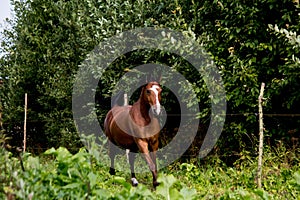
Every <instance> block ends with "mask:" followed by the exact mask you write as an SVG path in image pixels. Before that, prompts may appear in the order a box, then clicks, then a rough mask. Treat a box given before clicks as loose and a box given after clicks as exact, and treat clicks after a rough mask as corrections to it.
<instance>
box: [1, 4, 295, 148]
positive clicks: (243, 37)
mask: <svg viewBox="0 0 300 200" xmlns="http://www.w3.org/2000/svg"><path fill="white" fill-rule="evenodd" d="M12 4H13V5H14V12H15V18H14V19H13V20H12V21H11V22H10V24H11V26H12V28H11V30H5V31H4V32H3V39H2V46H3V48H2V52H4V53H5V54H3V56H2V57H1V61H0V62H1V71H0V77H9V78H8V79H7V80H5V81H4V86H3V87H1V93H0V95H1V106H2V107H3V113H4V122H5V124H6V129H7V132H9V134H11V135H12V136H13V137H14V138H18V137H20V135H21V131H20V130H19V129H20V128H19V127H20V126H21V124H22V120H23V114H22V112H23V108H22V106H23V95H24V93H25V92H27V93H28V96H29V106H28V107H29V114H28V116H29V121H30V134H29V135H30V137H31V138H30V140H31V142H32V145H33V146H35V145H36V144H37V143H41V144H43V145H45V146H46V147H49V146H56V147H57V146H60V145H63V146H67V147H69V148H73V147H76V146H77V145H78V143H76V142H74V141H78V140H77V139H76V138H77V137H78V136H77V133H76V129H75V127H74V122H73V119H72V111H71V108H72V105H71V98H72V86H73V78H74V76H75V74H76V71H77V69H78V66H79V65H80V63H81V62H82V61H83V60H84V59H85V57H86V55H87V54H88V53H89V52H90V51H91V50H92V49H93V48H94V47H95V45H97V44H98V43H99V42H101V41H104V40H105V39H107V38H110V37H111V36H114V35H115V34H116V33H120V32H122V31H125V30H131V29H134V28H137V27H164V28H170V29H173V30H178V31H182V32H184V33H186V34H187V35H189V36H191V37H193V38H194V40H195V42H197V43H199V44H202V45H204V47H205V49H206V50H207V51H208V52H209V53H210V55H211V57H212V59H213V60H214V62H215V64H216V65H217V66H218V68H219V70H220V73H221V75H222V78H223V81H224V85H225V89H226V98H227V102H228V105H227V107H228V114H229V115H228V116H227V122H226V124H225V127H224V130H223V133H222V136H223V138H222V140H220V144H219V146H218V147H219V148H217V149H222V153H224V152H226V151H227V152H229V153H231V152H232V151H238V152H239V151H241V150H242V149H244V148H247V147H249V145H250V147H251V148H253V147H254V145H253V140H255V138H256V135H257V128H256V127H257V125H256V120H257V119H256V114H255V113H257V97H258V93H259V91H258V90H259V85H260V84H261V82H265V83H266V86H267V87H266V101H265V109H266V111H265V113H270V114H293V113H294V114H295V113H296V112H295V111H296V110H299V105H300V102H299V101H300V95H299V92H298V86H299V77H300V76H299V65H300V64H299V49H300V48H299V32H297V31H299V28H300V23H299V22H300V20H299V17H300V15H299V13H300V12H299V4H294V3H293V2H292V1H291V0H284V1H283V2H282V1H280V2H279V1H267V0H262V1H254V2H253V1H251V2H250V1H242V0H239V1H213V2H211V1H190V2H187V1H162V0H155V1H141V0H137V1H131V0H125V1H121V0H117V1H104V2H102V1H96V0H84V1H81V0H71V1H65V0H55V1H48V0H31V1H12ZM150 62H155V63H163V64H166V65H168V66H173V68H174V69H176V70H178V71H180V72H181V73H182V74H183V75H184V76H185V77H186V78H187V79H188V80H189V81H191V82H192V84H193V85H194V89H195V92H196V94H197V96H198V97H199V99H200V100H201V102H200V104H199V105H200V106H201V110H202V112H203V113H202V114H201V115H200V117H201V123H202V124H206V125H207V124H208V120H207V118H209V115H210V99H209V93H208V91H207V88H206V87H205V83H204V81H203V79H201V78H199V76H197V75H196V74H195V73H194V71H193V70H191V68H190V67H189V63H187V62H186V61H185V60H184V59H182V58H180V57H179V56H176V55H172V54H170V53H168V52H159V51H155V50H149V51H146V50H143V51H137V52H131V53H130V54H128V55H125V56H124V57H123V58H120V60H118V62H117V61H116V62H115V63H114V64H113V65H112V67H110V68H109V69H108V70H107V71H106V73H107V75H106V76H105V78H104V79H102V80H101V82H100V83H99V84H102V85H105V87H101V88H100V89H101V91H100V92H99V94H101V95H100V96H101V97H99V98H103V99H102V100H103V101H102V100H101V102H104V101H105V99H106V98H107V97H109V96H110V94H111V87H112V86H113V84H114V83H116V81H117V80H118V77H120V75H122V74H124V73H125V72H124V70H125V69H127V68H128V69H130V68H133V67H135V66H136V65H138V64H142V63H150ZM165 95H167V94H165ZM165 104H166V105H169V109H170V112H172V108H174V106H172V105H176V102H175V104H174V99H172V98H170V99H166V101H165ZM102 109H103V112H101V113H104V111H106V110H105V109H107V107H105V106H104V107H102ZM265 120H266V129H267V131H268V133H269V137H270V139H277V138H282V137H284V138H289V137H291V136H290V135H289V133H290V131H291V130H293V133H299V118H296V117H295V118H288V117H286V118H282V117H277V118H276V117H269V118H268V117H266V118H265ZM278 127H279V128H278ZM16 141H18V140H17V139H16ZM236 144H238V145H236ZM18 145H20V140H19V144H18ZM197 146H199V144H196V145H195V146H194V147H195V148H196V147H197Z"/></svg>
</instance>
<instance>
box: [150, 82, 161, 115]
mask: <svg viewBox="0 0 300 200" xmlns="http://www.w3.org/2000/svg"><path fill="white" fill-rule="evenodd" d="M159 88H160V87H159V86H158V85H153V86H152V87H151V88H150V90H152V91H153V92H154V94H155V103H156V104H155V105H154V107H153V106H152V109H153V111H155V113H156V114H157V115H159V113H160V102H159V100H158V89H159Z"/></svg>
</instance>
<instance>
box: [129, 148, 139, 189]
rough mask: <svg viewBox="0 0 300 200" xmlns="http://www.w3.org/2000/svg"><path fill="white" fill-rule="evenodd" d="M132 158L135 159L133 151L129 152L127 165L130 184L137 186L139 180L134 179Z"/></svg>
mask: <svg viewBox="0 0 300 200" xmlns="http://www.w3.org/2000/svg"><path fill="white" fill-rule="evenodd" d="M134 160H135V153H132V152H129V165H130V171H131V184H132V186H137V185H138V184H139V182H138V181H137V180H136V177H135V172H134Z"/></svg>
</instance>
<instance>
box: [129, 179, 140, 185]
mask: <svg viewBox="0 0 300 200" xmlns="http://www.w3.org/2000/svg"><path fill="white" fill-rule="evenodd" d="M131 184H132V186H133V187H136V186H137V185H138V184H139V182H138V181H137V180H136V178H131Z"/></svg>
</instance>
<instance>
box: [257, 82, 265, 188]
mask: <svg viewBox="0 0 300 200" xmlns="http://www.w3.org/2000/svg"><path fill="white" fill-rule="evenodd" d="M264 89H265V83H262V84H261V88H260V94H259V97H258V113H259V146H258V167H257V186H258V188H261V174H262V156H263V146H264V123H263V109H262V101H263V95H264Z"/></svg>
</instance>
